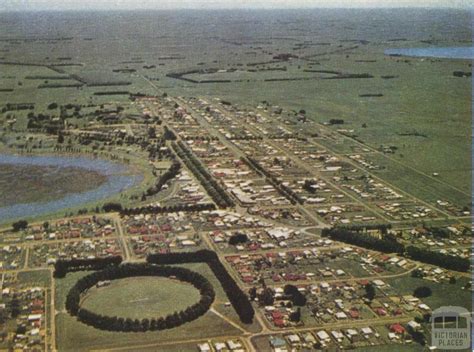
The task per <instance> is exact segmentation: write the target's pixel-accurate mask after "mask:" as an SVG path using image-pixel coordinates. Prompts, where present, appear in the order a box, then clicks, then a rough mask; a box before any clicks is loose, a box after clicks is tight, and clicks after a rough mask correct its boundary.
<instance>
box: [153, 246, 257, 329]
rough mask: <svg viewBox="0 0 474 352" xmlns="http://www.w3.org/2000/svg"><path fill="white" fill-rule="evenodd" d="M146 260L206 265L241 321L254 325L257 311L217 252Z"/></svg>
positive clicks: (157, 256) (158, 255)
mask: <svg viewBox="0 0 474 352" xmlns="http://www.w3.org/2000/svg"><path fill="white" fill-rule="evenodd" d="M146 260H147V262H148V263H153V264H183V263H206V264H207V265H208V266H209V268H210V269H211V270H212V272H213V273H214V275H215V276H216V278H217V279H218V280H219V282H220V284H221V286H222V288H223V289H224V292H225V293H226V295H227V298H228V299H229V301H230V303H231V304H232V306H233V307H234V309H235V311H236V313H237V315H238V316H239V318H240V320H241V321H242V322H243V323H245V324H251V323H252V321H253V317H254V315H255V311H254V309H253V307H252V304H251V303H250V301H249V298H248V297H247V295H246V294H245V293H244V292H243V291H242V290H241V288H240V287H239V285H237V283H236V282H235V280H234V279H233V278H232V276H231V275H230V274H229V273H228V272H227V270H226V268H225V267H224V265H223V264H222V263H221V261H220V260H219V257H218V256H217V254H216V252H214V251H211V250H207V249H204V250H199V251H197V252H184V253H166V254H151V255H149V256H148V257H147V259H146Z"/></svg>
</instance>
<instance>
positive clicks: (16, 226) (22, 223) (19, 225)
mask: <svg viewBox="0 0 474 352" xmlns="http://www.w3.org/2000/svg"><path fill="white" fill-rule="evenodd" d="M27 227H28V221H26V220H18V221H16V222H14V223H13V224H12V228H13V232H18V231H20V230H24V229H26V228H27Z"/></svg>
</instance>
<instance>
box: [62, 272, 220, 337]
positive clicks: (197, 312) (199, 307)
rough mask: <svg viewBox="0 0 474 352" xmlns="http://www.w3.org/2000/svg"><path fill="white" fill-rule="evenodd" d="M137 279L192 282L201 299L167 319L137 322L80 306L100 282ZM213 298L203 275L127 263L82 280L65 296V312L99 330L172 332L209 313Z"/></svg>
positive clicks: (210, 288) (213, 293) (212, 290)
mask: <svg viewBox="0 0 474 352" xmlns="http://www.w3.org/2000/svg"><path fill="white" fill-rule="evenodd" d="M136 276H160V277H172V278H176V279H178V280H181V281H185V282H189V283H190V284H192V285H193V286H194V287H195V288H197V289H198V290H199V292H200V294H201V299H200V300H199V302H197V303H195V304H193V305H192V306H189V307H188V308H186V309H184V310H181V311H177V312H174V313H172V314H169V315H167V316H165V317H156V318H152V319H148V318H144V319H135V320H132V319H130V318H123V317H116V316H105V315H100V314H97V313H95V312H92V311H90V310H88V309H85V308H82V307H81V306H80V300H81V295H82V294H83V293H84V292H85V291H87V290H88V289H89V288H91V287H93V286H94V285H96V284H98V283H99V282H101V281H109V280H117V279H123V278H127V277H136ZM214 298H215V292H214V289H213V287H212V285H211V283H210V282H209V281H208V280H207V279H206V278H205V277H204V276H202V275H200V274H198V273H196V272H193V271H191V270H188V269H185V268H178V267H169V266H157V265H151V264H147V263H141V264H124V265H120V266H109V267H107V268H106V269H104V270H102V271H96V272H94V273H92V274H90V275H87V276H85V277H83V278H81V279H79V280H78V281H77V282H76V284H75V285H74V286H73V287H72V288H71V290H70V291H69V293H68V295H67V297H66V309H67V311H68V312H69V313H70V314H71V315H73V316H77V318H78V319H79V320H80V321H81V322H83V323H84V324H87V325H91V326H93V327H95V328H98V329H102V330H109V331H121V332H131V331H134V332H138V331H149V330H164V329H171V328H174V327H177V326H179V325H182V324H184V323H187V322H190V321H193V320H195V319H197V318H198V317H200V316H201V315H203V314H205V313H206V312H207V311H208V310H209V308H210V306H211V304H212V302H213V301H214Z"/></svg>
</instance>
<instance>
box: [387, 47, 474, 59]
mask: <svg viewBox="0 0 474 352" xmlns="http://www.w3.org/2000/svg"><path fill="white" fill-rule="evenodd" d="M385 55H400V56H412V57H435V58H440V59H464V60H474V47H450V48H403V49H388V50H385Z"/></svg>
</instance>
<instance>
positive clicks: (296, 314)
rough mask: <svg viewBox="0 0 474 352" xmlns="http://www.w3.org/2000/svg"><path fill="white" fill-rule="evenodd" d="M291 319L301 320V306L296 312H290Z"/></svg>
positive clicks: (294, 320)
mask: <svg viewBox="0 0 474 352" xmlns="http://www.w3.org/2000/svg"><path fill="white" fill-rule="evenodd" d="M290 320H291V321H293V322H299V321H300V320H301V308H298V309H297V310H296V311H295V312H292V313H290Z"/></svg>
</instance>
